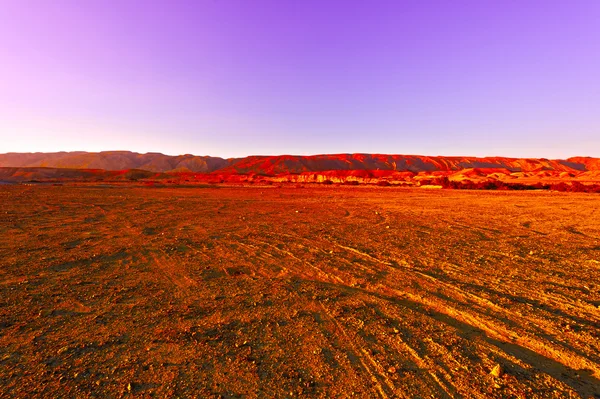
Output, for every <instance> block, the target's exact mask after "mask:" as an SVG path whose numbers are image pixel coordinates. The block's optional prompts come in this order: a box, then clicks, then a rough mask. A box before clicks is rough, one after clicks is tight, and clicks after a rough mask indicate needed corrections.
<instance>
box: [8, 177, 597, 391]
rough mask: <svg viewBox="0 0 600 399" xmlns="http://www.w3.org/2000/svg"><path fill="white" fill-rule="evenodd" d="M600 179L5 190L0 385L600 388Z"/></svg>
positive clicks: (17, 187) (25, 388)
mask: <svg viewBox="0 0 600 399" xmlns="http://www.w3.org/2000/svg"><path fill="white" fill-rule="evenodd" d="M599 209H600V195H598V194H584V193H559V192H553V191H526V192H524V191H469V190H427V189H418V188H386V187H350V186H339V187H336V186H282V187H278V186H265V187H260V186H254V187H226V186H210V185H204V186H198V187H185V188H182V187H165V188H157V187H154V188H152V187H127V186H120V187H119V186H114V187H111V186H106V187H100V186H97V187H94V186H69V185H65V186H52V185H45V186H44V185H32V186H25V185H2V186H0V398H28V397H33V398H59V397H68V398H121V397H140V398H150V397H157V398H296V397H306V398H347V397H357V398H600V212H599Z"/></svg>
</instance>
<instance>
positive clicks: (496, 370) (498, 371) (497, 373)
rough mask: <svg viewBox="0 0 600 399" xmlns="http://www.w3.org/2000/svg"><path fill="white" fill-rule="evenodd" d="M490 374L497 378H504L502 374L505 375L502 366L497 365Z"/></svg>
mask: <svg viewBox="0 0 600 399" xmlns="http://www.w3.org/2000/svg"><path fill="white" fill-rule="evenodd" d="M490 374H491V375H492V376H494V377H496V378H500V377H502V374H504V370H503V369H502V366H501V365H500V364H496V365H495V366H494V368H493V369H492V371H490Z"/></svg>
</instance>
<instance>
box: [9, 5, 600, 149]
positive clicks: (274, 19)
mask: <svg viewBox="0 0 600 399" xmlns="http://www.w3.org/2000/svg"><path fill="white" fill-rule="evenodd" d="M0 139H1V140H0V153H3V152H9V151H19V152H22V151H32V152H33V151H61V150H64V151H72V150H84V151H100V150H132V151H138V152H148V151H155V152H163V153H166V154H184V153H193V154H197V155H214V156H226V157H229V156H244V155H252V154H265V155H266V154H319V153H345V152H372V153H395V154H424V155H475V156H487V155H504V156H515V157H548V158H565V157H568V156H573V155H589V156H597V157H600V1H598V0H589V1H585V0H565V1H558V0H541V1H528V0H499V1H494V0H484V1H482V0H473V1H461V0H454V1H447V0H439V1H433V0H429V1H427V0H415V1H402V0H390V1H383V0H339V1H338V0H302V1H296V0H289V1H287V0H190V1H184V0H171V1H167V0H164V1H160V0H143V1H142V0H140V1H137V0H114V1H111V0H103V1H97V0H85V1H81V0H0Z"/></svg>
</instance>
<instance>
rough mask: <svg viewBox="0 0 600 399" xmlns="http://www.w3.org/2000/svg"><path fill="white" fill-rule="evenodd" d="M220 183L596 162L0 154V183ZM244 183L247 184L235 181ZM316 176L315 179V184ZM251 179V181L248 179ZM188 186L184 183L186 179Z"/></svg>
mask: <svg viewBox="0 0 600 399" xmlns="http://www.w3.org/2000/svg"><path fill="white" fill-rule="evenodd" d="M199 174H202V175H204V176H205V180H206V179H208V178H207V177H206V175H213V176H215V175H218V176H220V177H221V180H223V178H224V176H225V177H226V178H225V180H231V179H232V176H238V177H236V178H233V179H234V180H235V179H237V180H238V181H240V180H247V179H248V177H247V176H249V175H250V176H259V177H262V178H271V180H273V179H274V180H279V181H281V180H282V179H284V178H285V179H287V181H290V180H293V181H296V182H312V181H324V180H332V181H334V182H345V181H347V180H348V179H350V180H360V181H365V182H374V180H373V179H375V180H381V179H387V180H401V181H406V180H419V179H421V180H423V179H427V178H430V177H432V176H433V177H435V176H448V177H449V178H450V179H451V180H452V179H453V180H464V179H470V180H482V179H484V180H489V179H495V180H511V179H512V180H514V179H521V180H523V179H525V180H527V179H529V180H532V179H533V180H535V179H555V180H556V179H559V180H573V179H577V180H581V181H585V182H598V181H600V158H591V157H573V158H568V159H556V160H550V159H545V158H507V157H468V156H465V157H461V156H419V155H385V154H332V155H311V156H303V155H275V156H248V157H245V158H228V159H225V158H219V157H211V156H196V155H191V154H186V155H177V156H169V155H164V154H161V153H145V154H140V153H136V152H129V151H105V152H55V153H39V152H38V153H6V154H0V180H4V181H15V180H16V181H24V180H28V179H29V180H32V179H42V180H44V179H57V178H60V179H62V180H69V179H81V180H89V179H95V180H105V179H115V178H119V176H121V177H124V178H129V179H138V178H139V179H157V178H168V177H173V176H184V175H185V176H188V178H189V177H190V176H192V175H194V176H196V178H197V177H198V176H199ZM240 176H246V177H240ZM318 176H320V177H318ZM253 179H255V177H253ZM188 180H189V179H188Z"/></svg>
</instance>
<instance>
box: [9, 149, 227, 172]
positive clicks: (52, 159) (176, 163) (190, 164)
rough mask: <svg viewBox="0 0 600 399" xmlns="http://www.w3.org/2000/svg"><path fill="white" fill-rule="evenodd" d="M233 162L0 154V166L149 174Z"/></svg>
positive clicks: (107, 154)
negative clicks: (133, 171) (131, 171)
mask: <svg viewBox="0 0 600 399" xmlns="http://www.w3.org/2000/svg"><path fill="white" fill-rule="evenodd" d="M233 161H234V160H233V159H232V160H227V159H223V158H218V157H209V156H196V155H189V154H188V155H177V156H169V155H164V154H160V153H147V154H138V153H136V152H130V151H104V152H51V153H43V152H34V153H8V154H0V167H25V168H32V167H46V168H67V169H103V170H125V169H143V170H147V171H150V172H177V171H180V172H185V171H190V172H201V173H208V172H212V171H214V170H216V169H220V168H224V167H226V166H229V165H230V164H231V162H233Z"/></svg>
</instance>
